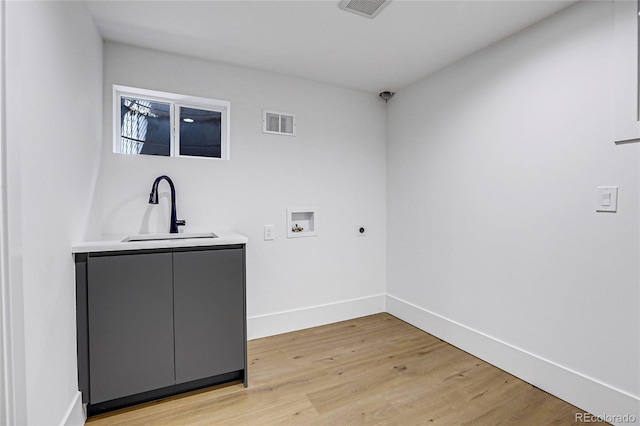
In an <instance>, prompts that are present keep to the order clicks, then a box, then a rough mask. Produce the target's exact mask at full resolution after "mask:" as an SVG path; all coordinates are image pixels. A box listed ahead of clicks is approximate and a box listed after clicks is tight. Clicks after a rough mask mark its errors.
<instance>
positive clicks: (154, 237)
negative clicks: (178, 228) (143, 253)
mask: <svg viewBox="0 0 640 426" xmlns="http://www.w3.org/2000/svg"><path fill="white" fill-rule="evenodd" d="M188 238H218V236H217V235H216V234H214V233H213V232H192V233H184V234H139V235H130V236H128V237H127V238H125V239H124V240H122V242H123V243H132V242H136V241H163V240H184V239H188Z"/></svg>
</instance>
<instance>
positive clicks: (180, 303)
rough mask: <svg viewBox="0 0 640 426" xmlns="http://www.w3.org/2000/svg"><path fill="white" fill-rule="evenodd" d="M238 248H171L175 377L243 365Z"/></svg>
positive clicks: (182, 379)
mask: <svg viewBox="0 0 640 426" xmlns="http://www.w3.org/2000/svg"><path fill="white" fill-rule="evenodd" d="M243 270H244V268H243V259H242V252H241V251H240V250H216V251H211V250H206V251H196V252H193V251H186V252H185V251H176V252H174V253H173V278H174V282H175V285H174V315H175V317H174V324H175V343H176V349H175V364H176V382H177V383H184V382H188V381H192V380H196V379H199V378H202V377H208V376H213V375H217V374H223V373H225V372H228V371H234V370H241V369H243V368H244V346H245V345H244V341H243V340H242V339H239V338H238V336H243V334H244V309H243V306H244V294H243V288H242V286H241V285H238V283H239V282H242V281H243Z"/></svg>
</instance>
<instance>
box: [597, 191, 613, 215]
mask: <svg viewBox="0 0 640 426" xmlns="http://www.w3.org/2000/svg"><path fill="white" fill-rule="evenodd" d="M596 194H597V197H596V211H597V212H616V211H618V187H617V186H599V187H597V191H596Z"/></svg>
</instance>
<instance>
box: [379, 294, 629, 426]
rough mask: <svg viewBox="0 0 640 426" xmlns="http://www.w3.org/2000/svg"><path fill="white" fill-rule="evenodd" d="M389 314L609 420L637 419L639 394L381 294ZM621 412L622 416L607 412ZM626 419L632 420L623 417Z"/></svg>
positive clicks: (614, 422)
mask: <svg viewBox="0 0 640 426" xmlns="http://www.w3.org/2000/svg"><path fill="white" fill-rule="evenodd" d="M385 306H386V310H387V312H388V313H390V314H391V315H393V316H395V317H398V318H400V319H401V320H403V321H406V322H408V323H409V324H411V325H413V326H415V327H418V328H420V329H421V330H424V331H426V332H427V333H429V334H432V335H434V336H436V337H438V338H439V339H442V340H444V341H446V342H447V343H450V344H452V345H454V346H456V347H458V348H460V349H462V350H464V351H466V352H468V353H470V354H472V355H474V356H476V357H478V358H480V359H482V360H484V361H486V362H488V363H490V364H493V365H495V366H496V367H498V368H500V369H502V370H504V371H507V372H509V373H511V374H513V375H514V376H516V377H519V378H520V379H522V380H524V381H526V382H528V383H531V384H532V385H534V386H536V387H538V388H540V389H542V390H544V391H546V392H548V393H550V394H552V395H555V396H557V397H558V398H560V399H562V400H564V401H567V402H569V403H570V404H573V405H575V406H576V407H579V408H580V409H581V410H584V411H585V412H587V413H591V414H592V415H594V416H600V417H602V418H603V419H605V420H606V421H608V422H609V423H613V424H625V425H629V424H632V425H634V424H635V425H638V424H640V398H639V397H638V396H635V395H632V394H629V393H627V392H625V391H622V390H620V389H616V388H614V387H612V386H609V385H607V384H606V383H602V382H600V381H598V380H596V379H593V378H591V377H587V376H585V375H583V374H581V373H578V372H576V371H573V370H571V369H569V368H566V367H563V366H561V365H558V364H556V363H554V362H552V361H549V360H547V359H544V358H541V357H539V356H537V355H535V354H532V353H529V352H527V351H525V350H523V349H520V348H517V347H515V346H513V345H510V344H509V343H507V342H503V341H500V340H498V339H496V338H494V337H491V336H488V335H486V334H484V333H481V332H479V331H477V330H474V329H472V328H469V327H467V326H465V325H462V324H459V323H457V322H455V321H452V320H450V319H447V318H444V317H442V316H440V315H438V314H435V313H433V312H430V311H428V310H426V309H423V308H420V307H419V306H416V305H413V304H411V303H409V302H406V301H404V300H402V299H399V298H397V297H394V296H391V295H387V296H386V303H385ZM625 414H626V415H627V418H626V419H624V420H622V421H616V418H614V417H613V416H616V415H620V416H624V415H625ZM629 418H631V420H635V421H632V422H630V421H628V420H629Z"/></svg>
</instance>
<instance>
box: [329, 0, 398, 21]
mask: <svg viewBox="0 0 640 426" xmlns="http://www.w3.org/2000/svg"><path fill="white" fill-rule="evenodd" d="M389 2H391V0H342V1H341V2H340V9H343V10H347V11H349V12H353V13H355V14H357V15H360V16H366V17H367V18H371V19H373V18H375V17H376V16H378V14H379V13H380V12H381V11H382V9H384V8H385V6H386V5H387V4H389Z"/></svg>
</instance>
